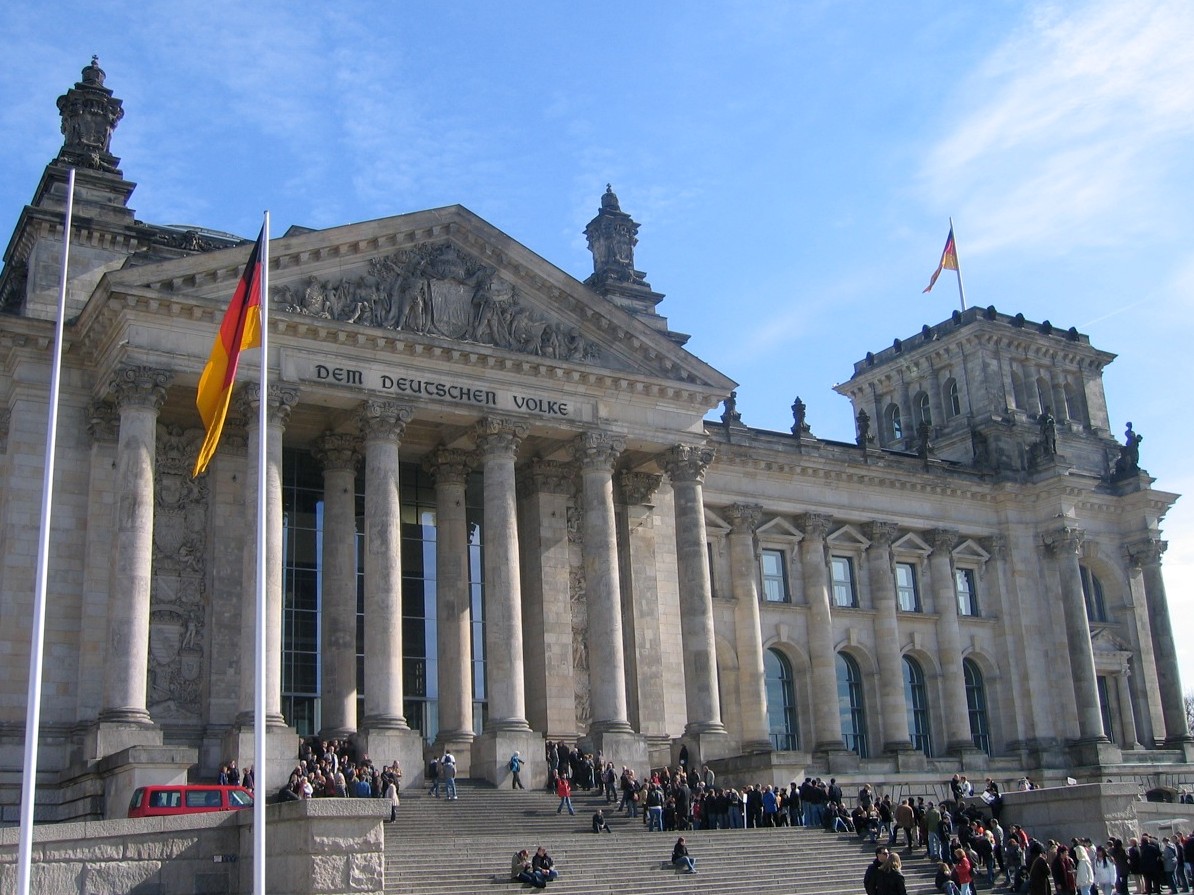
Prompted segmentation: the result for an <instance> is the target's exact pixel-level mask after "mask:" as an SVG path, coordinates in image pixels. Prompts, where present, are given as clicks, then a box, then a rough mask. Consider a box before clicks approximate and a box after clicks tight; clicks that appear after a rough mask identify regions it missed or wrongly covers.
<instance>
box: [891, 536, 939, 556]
mask: <svg viewBox="0 0 1194 895" xmlns="http://www.w3.org/2000/svg"><path fill="white" fill-rule="evenodd" d="M891 549H892V550H894V551H896V552H897V553H916V554H919V555H920V556H928V555H929V554H930V553H932V552H933V548H932V547H930V546H929V545H928V544H926V543H925V541H924V539H923V538H921V537H920V535H918V534H916V533H915V532H909V533H908V534H906V535H904V536H903V537H902V538H899V539H898V540H896V541H895V542H894V543H892V545H891Z"/></svg>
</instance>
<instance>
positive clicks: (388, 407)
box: [360, 401, 414, 442]
mask: <svg viewBox="0 0 1194 895" xmlns="http://www.w3.org/2000/svg"><path fill="white" fill-rule="evenodd" d="M413 416H414V410H412V409H411V408H410V407H407V406H406V405H405V404H398V403H397V402H395V401H366V402H365V403H364V404H363V405H362V406H361V411H360V427H361V435H362V436H363V437H364V439H365V441H367V442H368V441H394V442H399V441H402V436H403V435H404V434H405V433H406V424H407V423H409V422H410V420H411V417H413Z"/></svg>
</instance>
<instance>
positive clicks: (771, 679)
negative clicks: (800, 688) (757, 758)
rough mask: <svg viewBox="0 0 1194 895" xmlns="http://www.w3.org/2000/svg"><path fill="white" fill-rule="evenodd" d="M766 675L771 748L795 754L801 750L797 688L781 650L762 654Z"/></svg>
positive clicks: (790, 667) (789, 666)
mask: <svg viewBox="0 0 1194 895" xmlns="http://www.w3.org/2000/svg"><path fill="white" fill-rule="evenodd" d="M763 672H764V677H765V679H766V681H767V725H768V727H769V728H770V731H771V747H772V748H773V749H775V750H776V751H778V752H794V751H795V750H797V749H799V748H800V740H799V737H798V736H797V729H796V688H795V687H794V685H793V683H792V666H791V664H789V662H788V660H787V659H786V658H784V655H783V653H781V652H779V651H778V650H773V649H769V650H767V652H765V653H763Z"/></svg>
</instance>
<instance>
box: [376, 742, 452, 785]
mask: <svg viewBox="0 0 1194 895" xmlns="http://www.w3.org/2000/svg"><path fill="white" fill-rule="evenodd" d="M357 744H358V746H359V747H360V750H361V754H362V755H368V756H369V760H370V761H372V762H373V764H374V765H375V766H377V767H381V766H383V765H391V764H393V763H394V759H397V760H398V761H399V763H400V764H399V767H401V768H402V785H403V786H415V785H418V784H421V783H422V781H423V766H424V761H423V737H422V735H421V734H420V733H419V732H418V731H417V730H409V729H394V730H389V729H385V728H374V729H370V728H365V729H364V730H362V731H361V732H360V733H358V734H357ZM463 770H464V769H462V768H460V767H459V765H457V771H461V772H462V773H461V774H460V776H464V774H463Z"/></svg>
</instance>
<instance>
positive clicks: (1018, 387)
mask: <svg viewBox="0 0 1194 895" xmlns="http://www.w3.org/2000/svg"><path fill="white" fill-rule="evenodd" d="M1012 404H1013V405H1014V406H1015V407H1016V408H1017V409H1019V410H1027V409H1028V390H1027V389H1026V388H1025V387H1024V373H1023V372H1022V371H1021V370H1020V368H1019V367H1012Z"/></svg>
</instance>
